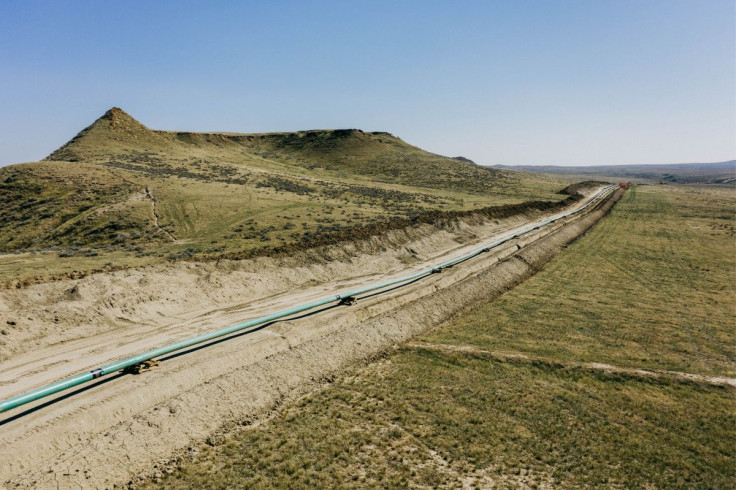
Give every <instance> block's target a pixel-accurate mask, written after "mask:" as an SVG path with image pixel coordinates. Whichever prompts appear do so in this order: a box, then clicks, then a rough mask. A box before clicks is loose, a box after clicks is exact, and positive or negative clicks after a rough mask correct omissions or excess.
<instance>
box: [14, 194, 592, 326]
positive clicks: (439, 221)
mask: <svg viewBox="0 0 736 490" xmlns="http://www.w3.org/2000/svg"><path fill="white" fill-rule="evenodd" d="M584 184H585V183H584ZM599 187H600V185H597V186H596V187H595V188H593V187H581V188H580V192H577V191H574V192H573V191H571V192H566V190H563V191H562V192H561V193H562V194H569V197H568V198H567V199H564V200H561V201H526V202H522V203H518V204H504V205H500V206H488V207H484V208H479V209H474V210H468V211H423V212H421V213H418V214H417V215H416V216H412V217H411V218H391V219H388V220H385V221H382V222H379V223H371V224H367V225H355V226H351V227H350V228H346V229H343V230H339V231H324V232H321V233H319V234H317V235H314V236H306V237H302V238H301V239H299V240H298V241H296V242H293V243H287V244H284V245H279V246H266V247H258V248H252V249H249V250H243V251H239V252H226V253H203V254H200V255H197V256H194V257H190V258H182V259H178V260H179V261H186V262H190V263H202V262H218V261H221V260H244V259H256V258H258V257H271V258H279V257H288V256H293V255H294V254H295V253H300V252H303V251H304V250H307V249H316V250H315V251H316V252H317V253H319V251H320V250H321V249H323V248H324V247H332V246H336V247H339V246H341V245H343V244H346V243H351V242H356V241H363V240H371V239H377V240H382V239H383V237H384V235H385V234H387V233H388V232H391V231H396V230H404V229H407V228H412V227H417V226H420V225H430V226H431V227H433V228H437V229H445V228H448V227H452V226H454V225H455V224H456V223H457V222H459V221H467V220H476V221H477V219H492V220H505V219H509V218H513V217H529V216H535V215H538V214H539V213H552V212H555V211H558V210H562V209H565V208H566V207H568V206H571V205H573V204H575V203H576V202H578V201H580V200H581V199H582V198H583V197H585V196H586V195H588V194H589V193H590V192H592V190H594V189H597V188H599ZM566 189H569V187H568V188H566ZM141 196H143V197H145V198H147V199H150V201H151V203H152V213H153V215H152V218H153V220H154V224H155V226H156V228H157V229H158V230H159V232H162V233H163V234H164V235H166V237H167V239H169V240H174V239H175V237H173V236H172V235H171V234H170V233H169V232H167V231H166V230H164V229H163V228H160V227H159V218H158V215H157V214H156V199H155V197H154V196H153V194H152V193H151V191H150V190H149V188H148V187H146V188H145V191H144V193H143V194H141ZM174 261H175V260H172V259H170V260H169V261H168V263H172V262H174ZM126 269H128V268H126V267H121V266H115V265H111V264H107V265H105V266H104V267H103V268H100V269H88V270H75V271H71V272H66V273H61V274H46V275H39V276H37V277H33V278H27V279H22V280H19V279H13V280H7V281H4V282H0V290H2V289H24V288H28V287H30V286H33V285H36V284H43V283H47V282H57V281H65V280H76V279H83V278H85V277H88V276H91V275H95V274H109V273H111V272H117V271H122V270H126ZM0 312H1V310H0Z"/></svg>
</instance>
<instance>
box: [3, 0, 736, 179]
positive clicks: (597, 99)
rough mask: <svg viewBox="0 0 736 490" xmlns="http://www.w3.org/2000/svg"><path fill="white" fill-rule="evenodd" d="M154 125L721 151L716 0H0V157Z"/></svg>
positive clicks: (735, 84) (724, 55)
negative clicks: (125, 120)
mask: <svg viewBox="0 0 736 490" xmlns="http://www.w3.org/2000/svg"><path fill="white" fill-rule="evenodd" d="M112 106H118V107H121V108H123V109H124V110H125V111H127V112H128V113H129V114H131V115H132V116H133V117H135V118H136V119H138V120H139V121H141V122H142V123H143V124H145V125H147V126H149V127H151V128H155V129H171V130H192V131H232V132H266V131H292V130H300V129H315V128H360V129H364V130H368V131H389V132H391V133H393V134H395V135H397V136H399V137H401V138H402V139H404V140H405V141H407V142H409V143H411V144H414V145H417V146H420V147H422V148H424V149H427V150H429V151H433V152H436V153H440V154H444V155H449V156H457V155H463V156H466V157H468V158H471V159H473V160H474V161H476V162H478V163H482V164H488V165H491V164H556V165H594V164H625V163H674V162H706V161H720V160H728V159H732V158H734V157H736V2H734V0H646V1H644V0H590V1H588V0H557V1H552V0H507V1H491V0H485V1H431V0H424V1H382V0H374V1H371V2H358V1H351V0H339V1H320V0H315V1H280V0H274V1H269V2H256V1H239V2H235V1H211V2H202V1H200V2H192V1H183V0H179V1H156V2H150V1H125V2H100V1H67V2H58V1H33V0H22V1H20V0H18V1H16V0H3V2H1V3H0V165H5V164H9V163H17V162H23V161H34V160H38V159H41V158H43V157H45V156H47V155H48V154H49V153H51V152H52V151H53V150H54V149H56V148H57V147H59V146H61V145H62V144H63V143H65V142H66V141H67V140H69V139H70V138H72V137H73V136H74V135H75V134H76V133H77V132H78V131H79V130H81V129H82V128H84V127H86V126H87V125H89V124H90V123H91V122H92V121H93V120H94V119H96V118H97V117H99V116H100V115H101V114H102V113H104V112H105V111H106V110H107V109H109V108H110V107H112Z"/></svg>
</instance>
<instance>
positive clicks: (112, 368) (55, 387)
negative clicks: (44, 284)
mask: <svg viewBox="0 0 736 490" xmlns="http://www.w3.org/2000/svg"><path fill="white" fill-rule="evenodd" d="M614 188H615V186H606V187H604V188H603V189H601V190H600V191H599V192H598V194H597V195H596V196H595V198H593V199H591V200H590V201H588V202H587V203H586V204H585V205H583V206H581V207H579V208H577V209H575V210H573V211H569V212H567V213H560V214H558V215H555V216H553V217H551V218H548V219H546V220H544V221H542V222H540V223H536V224H534V225H530V226H528V227H526V228H523V229H521V230H519V231H517V232H516V233H514V234H513V235H511V236H507V237H504V238H501V239H499V240H496V241H494V242H492V243H489V244H486V245H485V246H483V247H480V248H478V249H475V250H473V251H472V252H468V253H466V254H463V255H460V256H459V257H455V258H454V259H450V260H447V261H445V262H441V263H439V264H437V265H434V266H432V267H429V268H427V269H424V270H421V271H419V272H415V273H414V274H409V275H408V276H402V277H398V278H396V279H391V280H389V281H385V282H380V283H376V284H371V285H369V286H365V287H362V288H359V289H354V290H352V291H346V292H343V293H340V294H337V295H333V296H328V297H326V298H322V299H319V300H316V301H312V302H310V303H305V304H302V305H299V306H295V307H293V308H286V309H284V310H280V311H277V312H275V313H271V314H270V315H265V316H261V317H258V318H254V319H252V320H248V321H245V322H242V323H238V324H236V325H231V326H229V327H225V328H221V329H219V330H214V331H212V332H209V333H205V334H202V335H197V336H196V337H191V338H188V339H184V340H180V341H178V342H174V343H172V344H168V345H165V346H163V347H159V348H158V349H153V350H150V351H147V352H144V353H142V354H138V355H137V356H133V357H129V358H127V359H123V360H121V361H116V362H113V363H112V364H107V365H105V366H102V367H99V368H96V369H93V370H91V371H88V372H86V373H82V374H77V375H76V376H72V377H70V378H66V379H62V380H61V381H57V382H56V383H52V384H50V385H47V386H44V387H42V388H38V389H35V390H32V391H29V392H27V393H23V394H21V395H17V396H14V397H12V398H8V399H6V400H3V401H2V402H0V412H5V411H7V410H10V409H12V408H16V407H19V406H21V405H25V404H26V403H30V402H33V401H35V400H38V399H40V398H44V397H47V396H50V395H53V394H54V393H58V392H60V391H64V390H67V389H69V388H72V387H74V386H78V385H81V384H83V383H88V382H90V381H92V380H95V379H97V378H100V377H102V376H105V375H108V374H110V373H114V372H117V371H121V370H123V369H125V368H128V367H131V366H135V365H136V364H140V363H142V362H144V361H148V360H151V359H155V358H156V357H160V356H163V355H165V354H169V353H171V352H175V351H178V350H181V349H185V348H187V347H191V346H193V345H197V344H201V343H203V342H207V341H209V340H213V339H216V338H219V337H223V336H225V335H229V334H232V333H235V332H239V331H241V330H245V329H247V328H250V327H255V326H258V325H262V324H264V323H267V322H271V321H274V320H278V319H280V318H284V317H287V316H291V315H294V314H296V313H301V312H303V311H307V310H311V309H313V308H317V307H319V306H323V305H326V304H329V303H334V302H336V301H342V300H343V299H345V298H349V297H355V296H358V295H360V294H364V293H368V292H371V291H376V290H379V289H384V288H387V287H389V286H393V285H396V284H400V283H403V282H409V281H413V280H416V279H419V278H422V277H425V276H428V275H430V274H433V273H435V272H439V271H441V270H442V269H445V268H448V267H451V266H453V265H456V264H459V263H460V262H464V261H466V260H469V259H471V258H473V257H475V256H477V255H480V254H482V253H484V252H488V251H489V250H491V249H493V248H496V247H498V246H500V245H502V244H504V243H506V242H508V241H510V240H513V239H515V238H519V237H520V236H522V235H526V234H527V233H530V232H532V231H534V230H537V229H539V228H541V227H542V226H546V225H548V224H550V223H553V222H555V221H557V220H559V219H562V218H566V217H568V216H571V215H573V214H577V213H580V212H582V211H584V210H585V209H587V208H588V207H590V206H592V205H593V204H594V203H596V202H598V201H600V200H601V199H602V198H603V197H605V196H606V195H607V194H609V193H610V192H611V191H612V190H613V189H614Z"/></svg>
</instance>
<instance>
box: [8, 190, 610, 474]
mask: <svg viewBox="0 0 736 490" xmlns="http://www.w3.org/2000/svg"><path fill="white" fill-rule="evenodd" d="M618 194H620V191H619V192H617V195H618ZM612 205H613V200H610V201H608V202H607V203H605V204H604V205H603V206H601V208H598V209H596V210H595V211H593V212H591V213H589V214H586V215H585V216H584V217H580V218H576V219H570V220H566V221H565V222H558V223H555V224H554V225H552V226H551V227H549V228H545V229H543V230H540V231H538V232H536V233H535V234H534V235H533V236H526V237H524V238H522V239H521V240H516V241H515V242H513V243H512V244H509V245H508V246H504V247H503V248H501V249H500V250H497V251H495V252H493V253H489V254H485V255H483V256H481V257H479V258H478V259H474V260H473V261H470V262H467V263H464V264H462V265H459V266H456V267H454V268H452V269H449V270H447V271H445V272H443V273H442V274H435V275H433V276H431V277H429V278H427V279H425V280H422V281H420V282H417V283H414V284H412V285H409V286H406V287H402V288H398V289H395V290H393V291H390V292H388V293H386V294H382V295H377V296H371V295H369V296H368V297H364V298H360V300H359V302H358V303H357V304H356V305H353V306H342V307H334V308H328V309H325V310H324V311H321V312H318V313H317V314H312V315H308V316H304V317H302V318H294V319H290V320H289V321H281V322H278V323H276V324H274V325H271V326H269V327H267V328H264V329H261V330H258V331H255V332H252V333H249V334H247V335H240V336H237V335H236V336H235V337H233V338H230V339H229V340H227V341H226V342H218V343H216V344H215V345H211V346H208V347H205V348H200V349H195V350H193V351H192V352H189V353H187V354H186V355H172V356H169V357H168V358H164V359H162V360H161V361H162V362H161V365H160V366H159V367H158V368H156V369H154V370H152V371H150V372H146V373H144V374H142V375H138V376H134V375H125V376H122V375H110V376H109V377H105V378H102V379H100V380H99V381H98V382H97V383H96V384H93V385H89V386H88V387H86V388H82V389H79V390H77V391H76V392H75V391H70V392H67V393H62V394H59V395H57V396H56V398H54V399H47V400H45V401H42V402H37V403H36V404H35V405H27V406H25V407H21V408H19V409H15V410H13V411H10V412H7V413H6V414H3V415H1V416H0V447H2V448H3V449H2V458H0V482H5V483H4V485H5V486H7V487H15V486H20V487H34V488H39V487H40V488H54V487H60V488H72V487H79V486H82V487H98V488H104V487H112V486H113V485H114V484H126V483H128V482H130V483H134V482H135V481H136V479H137V478H139V477H141V476H150V475H151V474H153V475H154V476H155V474H156V473H157V472H159V471H163V469H165V468H166V465H167V464H171V461H174V460H175V459H176V457H177V455H178V454H181V453H182V452H186V451H192V450H196V446H197V444H201V443H202V442H204V441H209V442H210V443H216V441H215V440H216V438H215V439H213V437H214V436H213V434H216V433H217V432H218V431H227V430H228V427H234V426H242V425H244V424H245V425H247V424H249V423H252V422H253V421H254V420H257V419H258V418H260V417H263V416H266V415H267V414H268V413H269V412H270V411H272V410H273V409H274V408H275V407H277V406H278V405H279V404H281V403H283V402H284V401H286V400H290V399H294V398H295V397H297V396H301V395H302V394H304V393H308V392H309V391H312V390H314V389H315V388H317V387H319V386H321V385H322V384H324V383H325V382H329V380H330V378H331V377H332V376H334V375H335V374H336V373H338V372H340V370H342V369H344V368H345V367H347V366H349V365H351V364H353V363H356V362H365V360H366V359H369V358H370V357H371V356H375V355H378V354H380V353H381V352H382V351H384V350H386V349H387V348H390V347H391V346H392V345H395V344H396V343H400V342H403V341H406V340H408V339H410V338H411V337H413V336H415V335H417V334H419V333H421V332H423V331H426V330H427V329H429V328H432V327H434V326H436V325H438V324H440V323H442V322H443V321H446V320H447V319H449V318H451V317H452V316H453V315H456V314H458V313H460V312H461V311H462V310H463V309H465V308H467V307H469V306H471V305H472V304H475V303H477V302H480V301H485V300H488V299H489V298H492V297H493V296H495V295H496V294H499V293H500V292H502V291H503V290H505V289H507V288H508V287H511V286H513V285H514V284H515V283H517V282H518V281H519V280H522V279H523V278H525V277H527V276H528V275H530V274H532V273H533V272H534V271H535V269H536V268H537V267H539V266H541V265H542V264H543V263H545V262H546V261H547V260H548V259H549V258H550V257H551V256H552V255H553V254H554V253H555V252H556V251H557V250H559V249H560V248H561V247H563V246H564V245H565V244H566V243H569V242H570V241H571V240H573V239H575V238H576V237H577V236H578V235H579V234H580V233H582V232H584V231H585V230H586V229H587V228H588V227H590V226H592V224H593V223H595V221H597V220H598V219H600V218H601V217H602V216H603V215H604V214H605V212H606V211H607V209H608V208H610V206H612ZM545 217H546V216H542V215H535V216H518V217H515V218H513V219H507V220H503V221H500V222H498V221H483V220H468V221H465V222H458V223H455V224H452V225H450V226H447V227H445V228H443V229H438V228H435V227H431V226H428V225H422V226H419V227H416V228H412V229H409V230H401V231H392V232H388V233H386V234H385V235H384V236H382V237H376V238H374V239H371V240H368V241H365V242H359V243H354V244H348V245H343V246H340V247H326V248H324V249H319V250H313V251H309V252H305V253H303V254H300V256H296V257H291V258H289V259H279V260H275V259H268V258H263V259H256V260H250V261H239V262H235V261H222V262H219V263H210V264H197V263H178V264H168V265H159V266H154V267H149V268H143V269H135V270H128V271H119V272H115V273H110V274H96V275H93V276H89V277H86V278H84V279H81V280H75V281H62V282H57V283H49V284H41V285H37V286H33V287H30V288H28V289H24V290H8V291H2V292H0V317H2V318H3V319H6V318H7V319H8V321H12V322H14V323H15V325H13V326H8V327H7V328H6V327H4V326H3V328H4V329H5V330H6V331H7V330H9V329H11V328H12V331H11V332H9V333H8V334H7V335H3V336H2V340H3V341H4V344H3V346H2V349H3V350H2V352H1V353H0V355H1V356H2V357H0V359H2V362H0V398H2V399H4V398H7V397H9V396H13V395H16V394H19V393H21V392H24V391H27V390H29V389H33V388H35V387H39V386H42V385H45V384H47V383H50V382H53V381H56V380H58V379H61V378H63V377H66V376H68V375H70V374H76V373H77V372H83V371H86V370H90V369H93V368H95V367H97V366H100V365H103V364H106V363H108V362H110V361H113V360H116V359H120V358H123V357H127V356H128V355H131V354H134V353H138V352H141V351H144V350H147V349H150V348H154V347H158V346H161V345H163V344H166V343H168V342H172V341H175V340H178V339H182V338H186V337H190V336H193V335H196V334H197V333H201V332H204V331H209V330H213V329H215V328H219V327H222V326H226V325H229V324H233V323H237V322H240V321H243V320H245V319H248V318H253V317H255V316H259V315H260V314H262V313H265V312H271V311H274V310H276V309H279V308H281V307H286V306H292V305H294V304H299V303H303V302H306V301H308V300H311V299H316V298H320V297H323V296H326V295H329V294H333V293H337V292H339V291H340V290H344V289H349V288H351V287H354V286H357V285H364V284H366V283H370V282H374V281H379V280H385V279H388V278H391V277H395V276H398V275H403V274H406V273H409V272H411V271H415V270H419V269H422V268H424V267H426V266H427V265H430V264H434V263H437V262H440V261H441V260H444V259H447V258H451V257H454V256H457V255H459V254H462V253H463V252H465V251H467V250H469V249H473V248H475V247H477V246H478V244H479V243H482V242H485V241H488V240H490V239H492V238H497V237H499V236H503V235H505V234H510V235H513V233H514V230H516V229H518V228H520V227H522V226H526V225H527V224H528V223H529V221H537V220H542V219H544V218H545ZM213 441H215V442H213Z"/></svg>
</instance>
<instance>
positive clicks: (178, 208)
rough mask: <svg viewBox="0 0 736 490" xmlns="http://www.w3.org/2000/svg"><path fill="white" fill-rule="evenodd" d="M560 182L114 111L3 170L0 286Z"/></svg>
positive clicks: (365, 139)
mask: <svg viewBox="0 0 736 490" xmlns="http://www.w3.org/2000/svg"><path fill="white" fill-rule="evenodd" d="M567 183H569V182H567V181H564V180H558V179H552V178H546V177H540V176H533V175H525V174H519V173H514V172H507V171H501V170H491V169H486V168H483V167H479V166H477V165H475V164H473V163H470V162H466V161H460V160H456V159H452V158H446V157H442V156H440V155H435V154H432V153H429V152H426V151H424V150H421V149H419V148H416V147H413V146H411V145H408V144H406V143H405V142H403V141H401V140H400V139H398V138H396V137H394V136H391V135H389V134H387V133H365V132H363V131H360V130H324V131H301V132H297V133H272V134H252V135H243V134H205V133H175V132H167V131H154V130H151V129H148V128H147V127H145V126H144V125H142V124H141V123H139V122H138V121H136V120H135V119H133V118H132V117H130V116H129V115H127V114H125V113H124V112H123V111H121V110H119V109H111V110H110V111H108V112H107V113H106V114H105V115H103V116H102V117H101V118H100V119H98V120H97V121H95V122H94V123H93V124H92V125H90V126H89V127H88V128H85V129H84V130H83V131H81V132H80V133H79V134H78V135H77V136H76V137H75V138H73V139H72V140H71V141H70V142H69V143H67V144H66V145H64V146H63V147H61V148H60V149H58V150H57V151H55V152H54V153H52V154H51V155H50V156H49V158H48V159H47V160H46V161H42V162H37V163H30V164H22V165H14V166H10V167H4V168H0V220H1V222H0V224H2V226H1V227H0V253H3V252H5V253H8V252H13V255H5V256H0V284H2V283H7V281H8V280H11V279H12V280H14V281H16V282H17V283H22V282H23V281H24V280H25V278H27V277H34V275H35V274H36V273H37V272H38V271H44V273H45V274H47V275H48V276H53V275H54V274H69V273H74V271H77V273H81V272H83V271H84V270H89V269H90V268H91V269H99V268H101V267H102V266H103V265H105V264H111V265H112V266H114V267H127V266H134V265H141V264H147V263H152V262H156V261H161V260H167V259H175V258H187V257H193V256H202V255H212V254H241V255H247V254H248V253H250V252H252V251H253V250H257V249H264V248H268V247H279V246H284V245H287V244H292V245H294V244H298V243H302V242H303V241H304V240H313V239H314V238H315V237H317V236H323V235H325V234H328V233H335V232H337V233H342V232H345V231H346V230H350V229H353V228H355V227H359V226H374V227H375V226H380V225H381V224H385V223H388V222H390V221H392V220H397V219H410V218H412V217H415V216H417V215H420V214H422V213H426V212H428V211H467V210H472V209H478V208H483V207H488V206H495V205H503V204H516V203H521V202H524V201H530V200H551V201H561V200H562V199H563V198H564V197H565V196H563V195H560V194H558V193H557V191H558V190H559V189H561V188H563V187H564V186H565V185H566V184H567ZM29 251H31V252H30V256H29V254H28V252H29ZM19 252H24V254H20V255H19V254H18V253H19ZM67 258H70V259H73V260H64V259H67Z"/></svg>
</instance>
